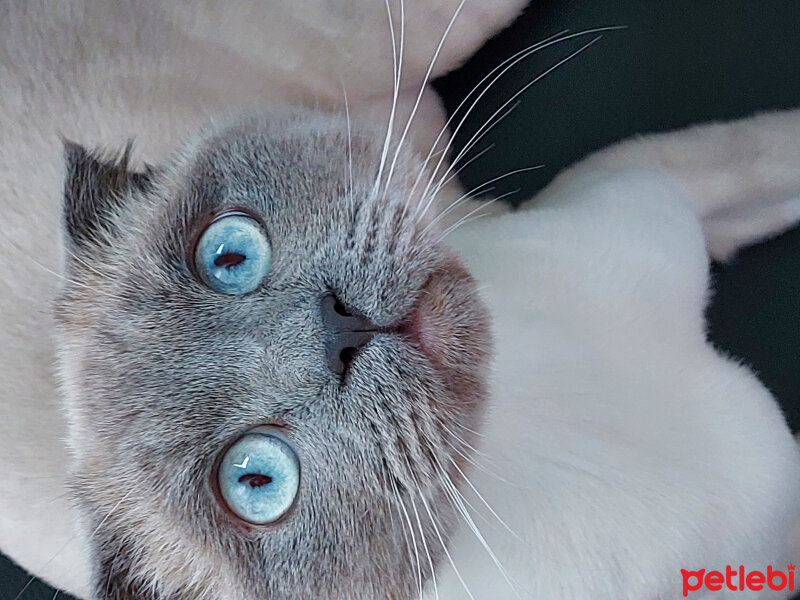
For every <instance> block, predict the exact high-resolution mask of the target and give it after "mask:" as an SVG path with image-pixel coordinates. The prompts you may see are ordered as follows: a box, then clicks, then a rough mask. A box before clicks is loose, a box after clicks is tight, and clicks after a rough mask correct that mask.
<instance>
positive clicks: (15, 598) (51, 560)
mask: <svg viewBox="0 0 800 600" xmlns="http://www.w3.org/2000/svg"><path fill="white" fill-rule="evenodd" d="M131 492H133V489H130V490H128V493H127V494H125V495H124V496H123V497H122V498H120V499H119V501H118V502H117V503H116V504H115V505H114V506H112V507H111V510H109V511H108V514H107V515H106V516H105V517H103V520H102V521H100V523H99V524H98V525H97V527H95V529H94V530H93V531H92V533H90V534H89V538H92V537H94V536H95V535H96V534H97V532H98V531H100V528H101V527H102V526H103V525H105V522H106V521H108V519H109V518H110V517H111V515H112V514H113V513H114V511H115V510H117V508H119V506H120V504H122V503H123V502H124V501H125V500H127V499H128V496H130V495H131ZM75 537H76V536H75V535H71V536H70V537H69V539H67V541H66V542H64V544H63V545H62V546H61V548H59V549H58V550H56V553H55V554H53V556H51V557H50V558H49V559H48V560H47V561H46V562H45V563H44V564H43V565H42V566H41V568H40V569H39V571H43V570H44V569H46V568H47V567H48V565H50V563H52V562H53V561H54V560H55V559H56V558H57V557H58V555H59V554H61V553H62V552H63V551H64V550H65V549H66V547H67V546H69V545H70V544H71V543H72V541H73V540H74V539H75ZM36 579H37V577H36V576H35V575H31V576H30V579H28V582H27V583H26V584H25V585H24V586H23V588H22V589H21V590H20V591H19V593H18V594H17V595H16V596H14V600H19V599H20V597H21V596H22V594H24V593H25V590H27V589H28V588H29V587H30V586H31V584H33V582H34V581H36Z"/></svg>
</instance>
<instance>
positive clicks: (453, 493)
mask: <svg viewBox="0 0 800 600" xmlns="http://www.w3.org/2000/svg"><path fill="white" fill-rule="evenodd" d="M434 460H435V461H436V464H437V466H438V469H439V476H440V478H441V480H442V484H443V485H444V489H445V491H446V492H447V493H448V496H450V499H451V501H452V502H453V504H454V506H455V507H456V508H457V509H458V511H459V512H460V513H461V515H462V516H463V517H464V519H465V520H466V522H467V525H468V526H469V528H470V530H471V531H472V533H473V534H474V535H475V537H476V538H477V539H478V541H479V542H480V544H481V546H483V549H484V550H485V551H486V553H487V554H488V555H489V557H490V558H491V559H492V562H494V564H495V566H496V567H497V569H498V570H499V571H500V574H501V575H502V576H503V579H505V580H506V583H508V585H509V587H510V588H511V591H512V592H513V593H514V595H515V596H516V597H517V598H521V597H520V595H519V592H518V591H517V585H516V584H515V583H514V582H513V581H512V580H511V577H510V576H509V575H508V572H507V571H506V569H505V567H503V565H502V564H501V563H500V560H499V559H498V558H497V555H496V554H495V553H494V551H493V550H492V549H491V547H490V546H489V543H488V542H487V541H486V539H485V538H484V537H483V534H481V532H480V529H478V526H477V525H476V524H475V521H474V520H473V519H472V516H471V515H470V514H469V511H467V509H466V507H465V506H464V503H463V502H462V501H461V492H459V491H458V488H457V487H456V486H455V484H454V483H453V481H452V480H451V479H450V477H449V475H447V473H446V472H445V471H444V469H442V466H441V464H439V461H438V459H436V458H434Z"/></svg>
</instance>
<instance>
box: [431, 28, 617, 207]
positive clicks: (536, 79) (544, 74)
mask: <svg viewBox="0 0 800 600" xmlns="http://www.w3.org/2000/svg"><path fill="white" fill-rule="evenodd" d="M602 37H603V36H602V35H598V36H597V37H595V38H593V39H592V40H590V41H589V42H587V43H586V44H584V45H583V46H581V47H580V48H578V49H577V50H576V51H575V52H572V53H571V54H569V55H567V56H566V57H565V58H563V59H561V60H559V61H558V62H556V63H555V64H554V65H553V66H551V67H550V68H548V69H545V70H544V71H543V72H542V73H540V74H539V75H537V76H536V77H534V78H533V79H532V80H531V81H529V82H528V83H526V84H525V85H523V86H522V87H521V88H520V89H518V90H517V91H516V92H515V93H514V94H513V95H512V96H511V97H510V98H509V99H508V100H506V101H505V102H504V103H503V104H502V105H501V106H500V108H498V109H497V110H496V111H495V112H494V113H492V115H491V116H490V117H489V119H487V121H486V123H484V124H483V125H481V126H480V127H479V128H478V130H477V131H476V132H475V134H474V135H473V137H475V136H478V135H481V134H482V133H483V132H484V131H485V129H486V127H487V126H488V124H489V123H490V122H491V121H492V120H493V119H494V117H495V116H497V115H498V114H499V113H500V112H502V111H503V110H505V108H506V107H507V106H508V105H509V104H511V103H512V102H513V101H515V100H516V99H517V98H518V97H519V96H521V95H522V94H523V93H525V91H527V90H528V89H529V88H530V87H531V86H532V85H534V84H535V83H538V82H539V81H541V80H542V79H543V78H545V77H547V75H549V74H550V73H552V72H553V71H555V70H556V69H558V68H559V67H560V66H562V65H564V64H566V63H567V62H569V61H570V60H572V59H573V58H575V57H576V56H578V55H579V54H581V53H583V52H584V51H585V50H587V49H589V48H590V47H591V46H593V45H594V44H596V43H597V42H598V41H600V40H601V39H602ZM463 123H464V121H462V122H461V124H463ZM461 124H459V128H460V127H461ZM457 132H458V128H456V131H455V132H453V138H451V144H452V140H453V139H454V138H455V135H456V133H457ZM463 156H464V150H463V149H462V150H461V151H460V152H459V153H458V155H457V156H456V157H455V159H453V161H452V163H451V164H456V163H458V161H459V160H461V158H463ZM441 162H442V161H441V159H440V162H439V164H438V165H437V167H436V170H435V171H434V174H435V173H436V172H438V170H439V168H440V167H441ZM432 179H433V178H431V181H429V182H428V185H427V186H426V187H425V190H424V191H423V197H424V196H425V195H426V194H427V193H428V190H429V189H430V186H431V183H432Z"/></svg>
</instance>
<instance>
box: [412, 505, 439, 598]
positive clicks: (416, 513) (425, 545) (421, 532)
mask: <svg viewBox="0 0 800 600" xmlns="http://www.w3.org/2000/svg"><path fill="white" fill-rule="evenodd" d="M409 499H410V500H411V508H412V509H413V511H414V517H415V518H416V521H417V526H418V527H419V535H420V538H421V539H422V548H423V550H425V554H426V556H427V557H428V565H429V566H430V569H431V578H432V581H433V592H434V595H435V596H436V600H439V587H438V586H437V585H436V570H435V569H434V568H433V559H432V558H431V553H430V550H428V542H427V541H426V539H425V530H424V529H423V527H422V521H421V520H420V518H419V511H418V510H417V503H416V502H415V501H414V496H413V495H411V494H409Z"/></svg>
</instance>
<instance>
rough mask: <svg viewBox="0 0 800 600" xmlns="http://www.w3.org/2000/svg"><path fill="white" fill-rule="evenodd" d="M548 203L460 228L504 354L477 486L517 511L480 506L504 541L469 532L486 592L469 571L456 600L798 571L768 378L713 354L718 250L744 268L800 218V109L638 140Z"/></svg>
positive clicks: (599, 161)
mask: <svg viewBox="0 0 800 600" xmlns="http://www.w3.org/2000/svg"><path fill="white" fill-rule="evenodd" d="M533 205H534V207H533V208H530V209H529V210H524V211H521V212H517V213H513V214H509V215H505V216H502V217H497V218H494V219H491V220H486V221H485V222H476V223H474V224H468V225H465V226H464V227H462V228H461V229H460V230H459V231H457V233H456V234H455V235H454V236H453V243H454V244H455V245H456V247H458V248H460V249H461V250H462V252H463V254H464V255H465V256H467V257H468V258H469V262H470V267H471V270H472V272H473V273H474V274H475V275H476V276H477V277H478V279H479V280H480V281H481V282H482V283H483V284H484V285H485V286H486V288H485V292H484V293H485V296H486V300H487V302H488V305H489V306H490V308H491V311H492V314H493V317H494V326H495V335H496V338H497V341H498V347H497V357H496V365H495V377H494V382H493V391H492V410H491V414H490V416H489V418H488V422H487V428H486V431H485V433H484V439H483V444H482V447H481V450H482V452H483V455H482V456H479V457H478V459H477V461H476V462H478V463H479V464H480V468H478V469H476V470H474V472H473V473H474V474H473V476H472V477H471V479H472V481H473V483H474V485H475V488H476V489H477V490H478V491H479V492H480V493H481V495H482V496H483V498H484V499H485V500H486V503H487V504H488V505H490V506H491V507H492V509H493V510H494V511H495V512H496V513H497V516H495V515H493V514H492V513H491V512H490V511H489V510H488V508H487V504H484V503H483V501H482V500H481V499H480V498H476V497H474V494H473V497H472V498H471V499H470V502H471V504H472V505H473V507H474V508H475V511H474V512H475V513H478V514H479V515H481V516H473V519H474V521H475V524H476V526H477V528H478V529H479V530H480V532H481V533H482V535H483V537H484V538H485V541H486V546H485V547H484V545H483V544H482V543H480V542H479V541H478V538H477V536H475V535H474V533H473V532H472V531H470V530H469V528H468V527H464V528H462V531H461V533H460V537H459V539H458V540H457V541H456V543H455V545H454V548H455V551H454V553H453V562H454V564H455V566H456V567H457V568H458V571H459V573H460V575H461V576H462V577H463V579H464V582H465V584H466V586H462V585H461V583H460V581H459V578H458V576H457V575H456V573H455V570H454V569H452V568H451V569H450V570H448V571H447V572H446V573H445V574H444V575H443V576H441V577H440V581H439V587H440V590H441V592H442V593H440V597H441V598H442V599H445V598H446V599H448V600H450V599H455V598H468V597H469V596H468V594H467V592H466V591H465V590H464V588H465V587H468V588H469V590H470V592H471V594H472V596H473V597H474V598H476V599H482V598H492V599H496V600H502V599H505V598H508V599H509V600H510V599H513V598H517V597H521V598H559V599H566V600H583V599H587V598H591V599H593V600H606V599H607V600H622V599H630V600H649V599H653V598H655V599H664V600H666V599H670V600H671V599H675V598H680V597H682V579H681V574H680V569H687V570H697V569H707V570H712V569H718V570H722V571H723V572H724V570H725V565H732V566H734V567H738V565H740V564H742V565H745V566H746V567H747V569H748V570H752V569H761V570H765V569H766V565H767V564H772V565H777V566H778V568H781V569H784V570H785V569H786V566H787V564H788V562H789V561H790V560H792V561H794V563H795V564H797V562H798V560H800V551H799V550H800V549H798V548H796V547H795V548H789V547H787V546H788V540H787V534H788V532H789V531H790V529H791V527H792V524H793V523H794V522H795V521H796V519H797V516H798V514H800V453H798V448H797V446H796V444H795V441H794V439H793V438H792V437H791V435H790V434H789V431H788V430H787V427H786V425H785V422H784V420H783V417H782V415H781V414H780V411H779V409H778V408H777V406H776V405H775V403H774V401H773V399H772V397H771V396H770V394H769V393H768V392H767V390H766V389H765V388H764V387H763V386H762V385H761V384H760V383H759V381H758V380H757V379H756V378H755V377H754V375H753V374H752V372H750V371H749V370H748V369H747V368H745V367H743V366H741V365H739V364H737V363H736V362H735V361H733V360H730V359H728V358H726V357H725V356H723V355H722V354H721V353H719V352H717V351H715V350H714V349H713V348H712V347H711V346H710V344H709V343H708V342H707V341H706V337H705V324H704V318H703V309H704V307H705V304H706V299H707V296H708V286H709V281H708V256H707V252H706V246H708V247H709V248H711V249H712V250H714V251H715V252H716V253H718V254H722V255H726V256H727V255H730V254H731V253H732V252H734V251H735V250H736V248H738V247H740V246H742V245H745V244H747V243H749V242H752V241H755V240H758V239H762V238H764V237H766V236H769V235H773V234H774V233H776V232H777V231H779V230H781V229H784V228H786V227H787V226H789V225H791V224H793V223H795V222H797V220H799V219H800V112H788V113H782V114H781V113H778V114H771V115H761V116H759V117H756V118H753V119H749V120H744V121H740V122H735V123H731V124H724V125H710V126H701V127H696V128H694V129H689V130H686V131H682V132H678V133H673V134H668V135H661V136H651V137H649V138H643V139H640V140H632V141H629V142H625V143H622V144H620V145H618V146H616V147H613V148H610V149H608V150H606V151H603V152H600V153H598V154H596V155H594V156H592V157H590V158H589V159H587V160H585V161H584V162H583V163H580V164H578V165H577V166H575V167H573V168H571V169H569V170H567V171H566V172H565V173H563V174H562V175H560V176H559V177H558V178H557V179H556V181H554V182H553V183H552V184H551V185H550V187H548V188H547V189H546V190H545V191H544V192H543V193H542V194H541V195H540V196H539V197H538V198H536V199H534V201H533ZM720 215H724V217H725V218H724V219H722V218H720ZM734 221H735V222H736V223H737V226H736V227H730V226H729V225H728V224H729V223H731V222H734ZM704 230H705V234H704ZM743 318H746V315H743ZM499 519H502V521H503V522H504V523H505V526H508V528H509V530H510V531H513V532H514V535H512V534H511V533H509V531H508V530H506V529H505V526H504V525H501V524H500V522H499ZM487 547H488V548H491V550H492V552H493V553H494V554H495V555H496V557H497V559H498V562H499V564H501V565H502V566H503V568H504V570H505V571H506V572H505V574H504V573H502V572H501V571H500V569H498V568H497V567H494V566H492V564H493V561H492V558H491V557H490V556H489V554H488V552H487ZM509 581H511V582H513V585H511V584H510V583H509ZM517 593H518V594H519V595H517ZM706 594H707V597H708V598H716V599H723V598H773V597H785V594H784V595H780V594H779V595H777V596H775V595H772V596H771V595H770V594H774V592H770V591H769V590H767V591H762V592H760V593H756V592H749V593H748V592H741V591H737V592H726V591H725V590H723V591H720V592H706ZM431 597H433V596H432V595H431ZM691 597H694V598H703V597H705V596H703V595H702V593H701V592H697V593H695V594H693V595H692V596H691Z"/></svg>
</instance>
